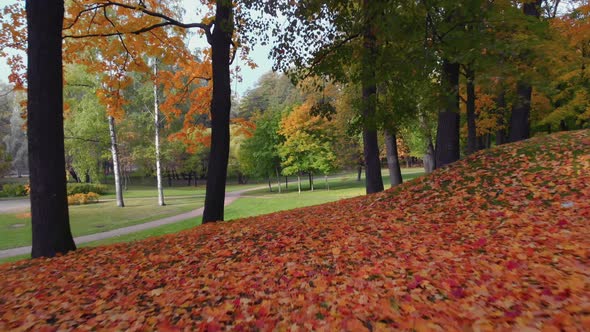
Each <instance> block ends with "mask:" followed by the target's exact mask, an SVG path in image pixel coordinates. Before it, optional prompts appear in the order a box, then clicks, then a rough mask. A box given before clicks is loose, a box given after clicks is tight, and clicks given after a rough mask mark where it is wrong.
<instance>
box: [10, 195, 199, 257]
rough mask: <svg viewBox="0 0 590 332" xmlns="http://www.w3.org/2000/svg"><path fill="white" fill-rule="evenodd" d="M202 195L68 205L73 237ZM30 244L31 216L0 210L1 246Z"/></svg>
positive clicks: (186, 204) (161, 212)
mask: <svg viewBox="0 0 590 332" xmlns="http://www.w3.org/2000/svg"><path fill="white" fill-rule="evenodd" d="M203 201H204V200H203V198H201V197H196V196H184V197H177V198H168V199H167V200H166V204H167V205H166V206H163V207H161V206H158V203H157V199H156V198H134V199H129V198H128V199H126V201H125V203H126V206H125V208H119V207H117V206H116V204H115V202H114V201H107V202H104V201H103V202H100V203H97V204H88V205H75V206H70V225H71V227H72V234H73V235H74V237H76V236H81V235H88V234H94V233H99V232H105V231H109V230H112V229H116V228H121V227H126V226H131V225H136V224H141V223H145V222H148V221H152V220H157V219H161V218H165V217H169V216H173V215H177V214H180V213H184V212H187V211H191V210H194V209H197V208H199V207H202V206H203ZM28 245H31V218H30V215H29V214H28V213H23V212H20V213H8V214H0V249H7V248H14V247H21V246H28Z"/></svg>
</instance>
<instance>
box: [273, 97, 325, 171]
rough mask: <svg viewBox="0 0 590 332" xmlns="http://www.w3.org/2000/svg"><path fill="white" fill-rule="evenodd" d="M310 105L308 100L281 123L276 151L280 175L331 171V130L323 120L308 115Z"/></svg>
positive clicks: (309, 113) (311, 104) (311, 105)
mask: <svg viewBox="0 0 590 332" xmlns="http://www.w3.org/2000/svg"><path fill="white" fill-rule="evenodd" d="M313 105H314V104H313V103H311V102H309V101H308V102H306V103H305V104H303V105H301V106H299V107H296V108H295V109H294V110H293V111H292V112H291V113H290V114H288V115H287V116H285V117H284V118H283V120H282V121H281V124H280V129H279V133H280V134H281V135H283V137H284V141H283V142H282V143H281V144H280V145H279V146H278V152H279V156H280V157H281V166H282V167H283V174H284V175H295V174H300V173H302V172H311V173H322V174H328V173H329V172H331V171H332V170H334V168H335V165H336V155H335V153H334V149H333V144H332V142H333V141H334V138H333V128H332V127H331V124H330V122H329V121H327V120H326V119H325V118H323V117H320V116H313V115H311V109H312V107H313Z"/></svg>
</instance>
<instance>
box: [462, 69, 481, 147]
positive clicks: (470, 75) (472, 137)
mask: <svg viewBox="0 0 590 332" xmlns="http://www.w3.org/2000/svg"><path fill="white" fill-rule="evenodd" d="M465 78H466V79H467V84H466V85H467V103H466V104H467V105H466V106H467V107H466V108H467V154H472V153H474V152H475V151H477V150H479V144H478V142H477V127H476V126H477V115H476V114H475V71H474V70H473V69H471V68H469V67H466V68H465Z"/></svg>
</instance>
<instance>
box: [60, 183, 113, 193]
mask: <svg viewBox="0 0 590 332" xmlns="http://www.w3.org/2000/svg"><path fill="white" fill-rule="evenodd" d="M91 192H92V193H96V194H99V195H103V194H105V193H106V192H107V186H106V185H104V184H99V183H68V196H69V195H75V194H88V193H91Z"/></svg>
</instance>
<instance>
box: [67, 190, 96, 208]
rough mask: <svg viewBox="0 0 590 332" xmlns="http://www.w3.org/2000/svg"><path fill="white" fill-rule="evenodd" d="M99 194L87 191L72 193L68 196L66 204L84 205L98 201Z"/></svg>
mask: <svg viewBox="0 0 590 332" xmlns="http://www.w3.org/2000/svg"><path fill="white" fill-rule="evenodd" d="M98 197H99V195H98V194H97V193H93V192H89V193H87V194H84V193H80V194H73V195H69V196H68V205H84V204H91V203H98Z"/></svg>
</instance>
